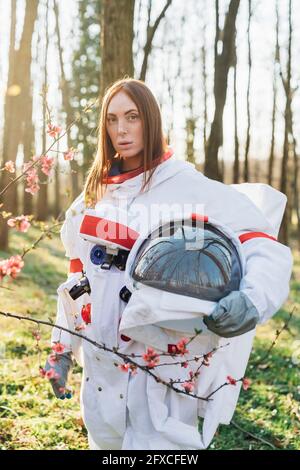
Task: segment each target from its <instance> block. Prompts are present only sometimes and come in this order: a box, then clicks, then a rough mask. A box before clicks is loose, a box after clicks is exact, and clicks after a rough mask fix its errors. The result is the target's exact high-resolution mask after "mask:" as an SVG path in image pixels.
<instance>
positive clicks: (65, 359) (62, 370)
mask: <svg viewBox="0 0 300 470" xmlns="http://www.w3.org/2000/svg"><path fill="white" fill-rule="evenodd" d="M57 356H58V358H59V360H58V361H57V362H55V364H54V365H53V366H51V365H50V364H49V362H48V359H47V361H46V364H45V371H46V372H48V371H49V370H50V369H54V370H55V372H56V373H57V374H58V375H59V378H58V379H49V380H50V383H51V386H52V389H53V392H54V393H55V396H56V398H60V399H61V400H64V399H65V398H72V394H71V392H68V391H67V392H65V393H64V392H61V391H59V389H60V388H65V387H66V383H67V380H68V373H69V370H70V368H71V367H72V365H73V361H72V354H71V352H65V353H62V354H58V355H57Z"/></svg>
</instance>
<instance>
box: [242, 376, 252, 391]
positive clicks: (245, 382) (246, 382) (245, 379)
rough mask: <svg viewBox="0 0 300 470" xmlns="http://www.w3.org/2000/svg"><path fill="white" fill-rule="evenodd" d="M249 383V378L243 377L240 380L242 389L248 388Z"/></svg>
mask: <svg viewBox="0 0 300 470" xmlns="http://www.w3.org/2000/svg"><path fill="white" fill-rule="evenodd" d="M250 385H251V380H250V379H247V377H244V378H243V380H242V386H243V389H244V390H248V388H249V387H250Z"/></svg>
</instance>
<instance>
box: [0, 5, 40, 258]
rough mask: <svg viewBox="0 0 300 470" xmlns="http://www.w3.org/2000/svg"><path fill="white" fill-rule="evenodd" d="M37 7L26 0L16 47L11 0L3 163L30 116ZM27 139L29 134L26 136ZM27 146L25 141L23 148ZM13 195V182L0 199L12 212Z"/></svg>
mask: <svg viewBox="0 0 300 470" xmlns="http://www.w3.org/2000/svg"><path fill="white" fill-rule="evenodd" d="M37 7H38V0H27V2H26V7H25V17H24V26H23V32H22V36H21V41H20V48H19V49H18V50H15V48H14V45H15V29H16V1H15V0H13V1H12V10H11V11H12V14H11V32H10V51H9V73H8V83H7V93H6V97H5V111H4V134H3V156H2V157H3V158H2V162H3V165H4V164H5V162H7V161H9V160H12V161H13V162H15V161H16V156H17V151H18V145H19V143H20V142H21V141H22V137H23V135H22V134H23V131H24V130H25V131H26V130H27V128H26V126H24V118H27V117H28V116H29V113H30V109H29V110H26V113H24V103H26V104H28V101H29V100H30V98H28V97H27V94H28V93H29V83H30V79H29V77H30V66H31V41H32V35H33V30H34V24H35V20H36V16H37ZM29 106H30V103H29ZM29 138H30V136H28V139H29ZM27 147H28V144H27V146H26V150H27ZM10 178H11V175H10V174H9V173H8V172H7V171H3V172H1V181H0V187H1V188H4V187H6V185H7V184H8V183H9V180H10ZM16 196H17V186H14V185H12V186H11V187H10V188H9V189H8V190H7V191H6V192H5V193H4V195H3V197H2V198H1V199H0V203H3V207H2V208H3V209H4V210H5V211H7V212H12V213H13V214H15V215H16V208H17V199H16ZM0 249H2V250H7V249H8V226H7V220H5V219H3V218H2V217H0Z"/></svg>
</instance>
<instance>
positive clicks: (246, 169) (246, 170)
mask: <svg viewBox="0 0 300 470" xmlns="http://www.w3.org/2000/svg"><path fill="white" fill-rule="evenodd" d="M250 23H251V0H248V28H247V40H248V67H249V72H248V85H247V135H246V145H245V159H244V181H249V148H250V128H251V115H250V87H251V68H252V57H251V41H250Z"/></svg>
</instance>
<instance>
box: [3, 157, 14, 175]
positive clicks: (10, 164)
mask: <svg viewBox="0 0 300 470" xmlns="http://www.w3.org/2000/svg"><path fill="white" fill-rule="evenodd" d="M4 168H5V170H6V171H9V173H15V171H16V169H15V164H14V162H13V161H12V160H9V162H6V163H5V165H4Z"/></svg>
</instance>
